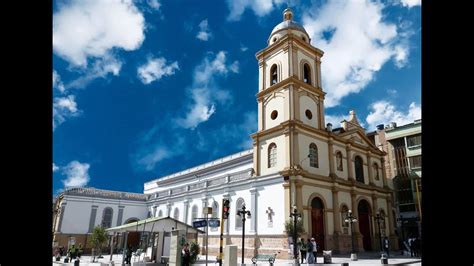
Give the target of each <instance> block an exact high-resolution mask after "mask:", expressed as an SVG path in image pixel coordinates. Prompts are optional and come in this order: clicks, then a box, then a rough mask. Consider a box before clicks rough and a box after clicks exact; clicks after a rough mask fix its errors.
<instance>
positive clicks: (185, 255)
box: [181, 243, 191, 266]
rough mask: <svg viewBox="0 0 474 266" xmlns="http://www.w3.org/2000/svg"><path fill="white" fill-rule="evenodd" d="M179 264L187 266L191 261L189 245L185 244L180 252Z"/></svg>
mask: <svg viewBox="0 0 474 266" xmlns="http://www.w3.org/2000/svg"><path fill="white" fill-rule="evenodd" d="M181 257H182V260H181V264H182V265H183V266H189V262H190V260H191V252H190V251H189V244H188V243H185V244H184V246H183V250H182V251H181Z"/></svg>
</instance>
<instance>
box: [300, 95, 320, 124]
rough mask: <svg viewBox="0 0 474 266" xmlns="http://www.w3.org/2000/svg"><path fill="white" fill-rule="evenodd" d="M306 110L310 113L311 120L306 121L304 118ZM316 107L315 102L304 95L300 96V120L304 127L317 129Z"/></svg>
mask: <svg viewBox="0 0 474 266" xmlns="http://www.w3.org/2000/svg"><path fill="white" fill-rule="evenodd" d="M306 110H309V111H311V114H312V118H311V119H308V117H307V116H306ZM318 116H319V112H318V106H317V104H316V102H315V101H314V100H313V99H312V98H310V97H308V96H306V95H301V96H300V120H301V121H302V122H303V123H305V124H306V125H310V126H312V127H315V128H318Z"/></svg>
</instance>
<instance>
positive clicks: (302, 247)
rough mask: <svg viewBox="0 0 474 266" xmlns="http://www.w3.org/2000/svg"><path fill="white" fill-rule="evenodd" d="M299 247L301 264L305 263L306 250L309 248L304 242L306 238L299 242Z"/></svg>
mask: <svg viewBox="0 0 474 266" xmlns="http://www.w3.org/2000/svg"><path fill="white" fill-rule="evenodd" d="M298 247H299V248H300V254H301V263H304V260H305V258H306V249H307V248H308V247H307V244H306V243H305V242H304V238H301V240H300V241H299V242H298Z"/></svg>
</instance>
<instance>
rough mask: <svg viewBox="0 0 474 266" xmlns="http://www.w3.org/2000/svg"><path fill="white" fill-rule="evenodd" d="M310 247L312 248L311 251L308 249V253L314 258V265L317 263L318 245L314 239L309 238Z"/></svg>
mask: <svg viewBox="0 0 474 266" xmlns="http://www.w3.org/2000/svg"><path fill="white" fill-rule="evenodd" d="M311 245H312V246H313V248H312V249H311V250H309V249H308V252H311V251H312V253H313V256H314V263H318V254H317V253H318V244H317V243H316V240H315V239H314V237H312V238H311Z"/></svg>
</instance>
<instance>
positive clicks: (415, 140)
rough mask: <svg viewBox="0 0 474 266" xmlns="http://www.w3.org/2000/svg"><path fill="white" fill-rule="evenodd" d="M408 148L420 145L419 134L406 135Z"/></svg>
mask: <svg viewBox="0 0 474 266" xmlns="http://www.w3.org/2000/svg"><path fill="white" fill-rule="evenodd" d="M407 146H408V148H415V147H420V146H421V134H418V135H414V136H409V137H407Z"/></svg>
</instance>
